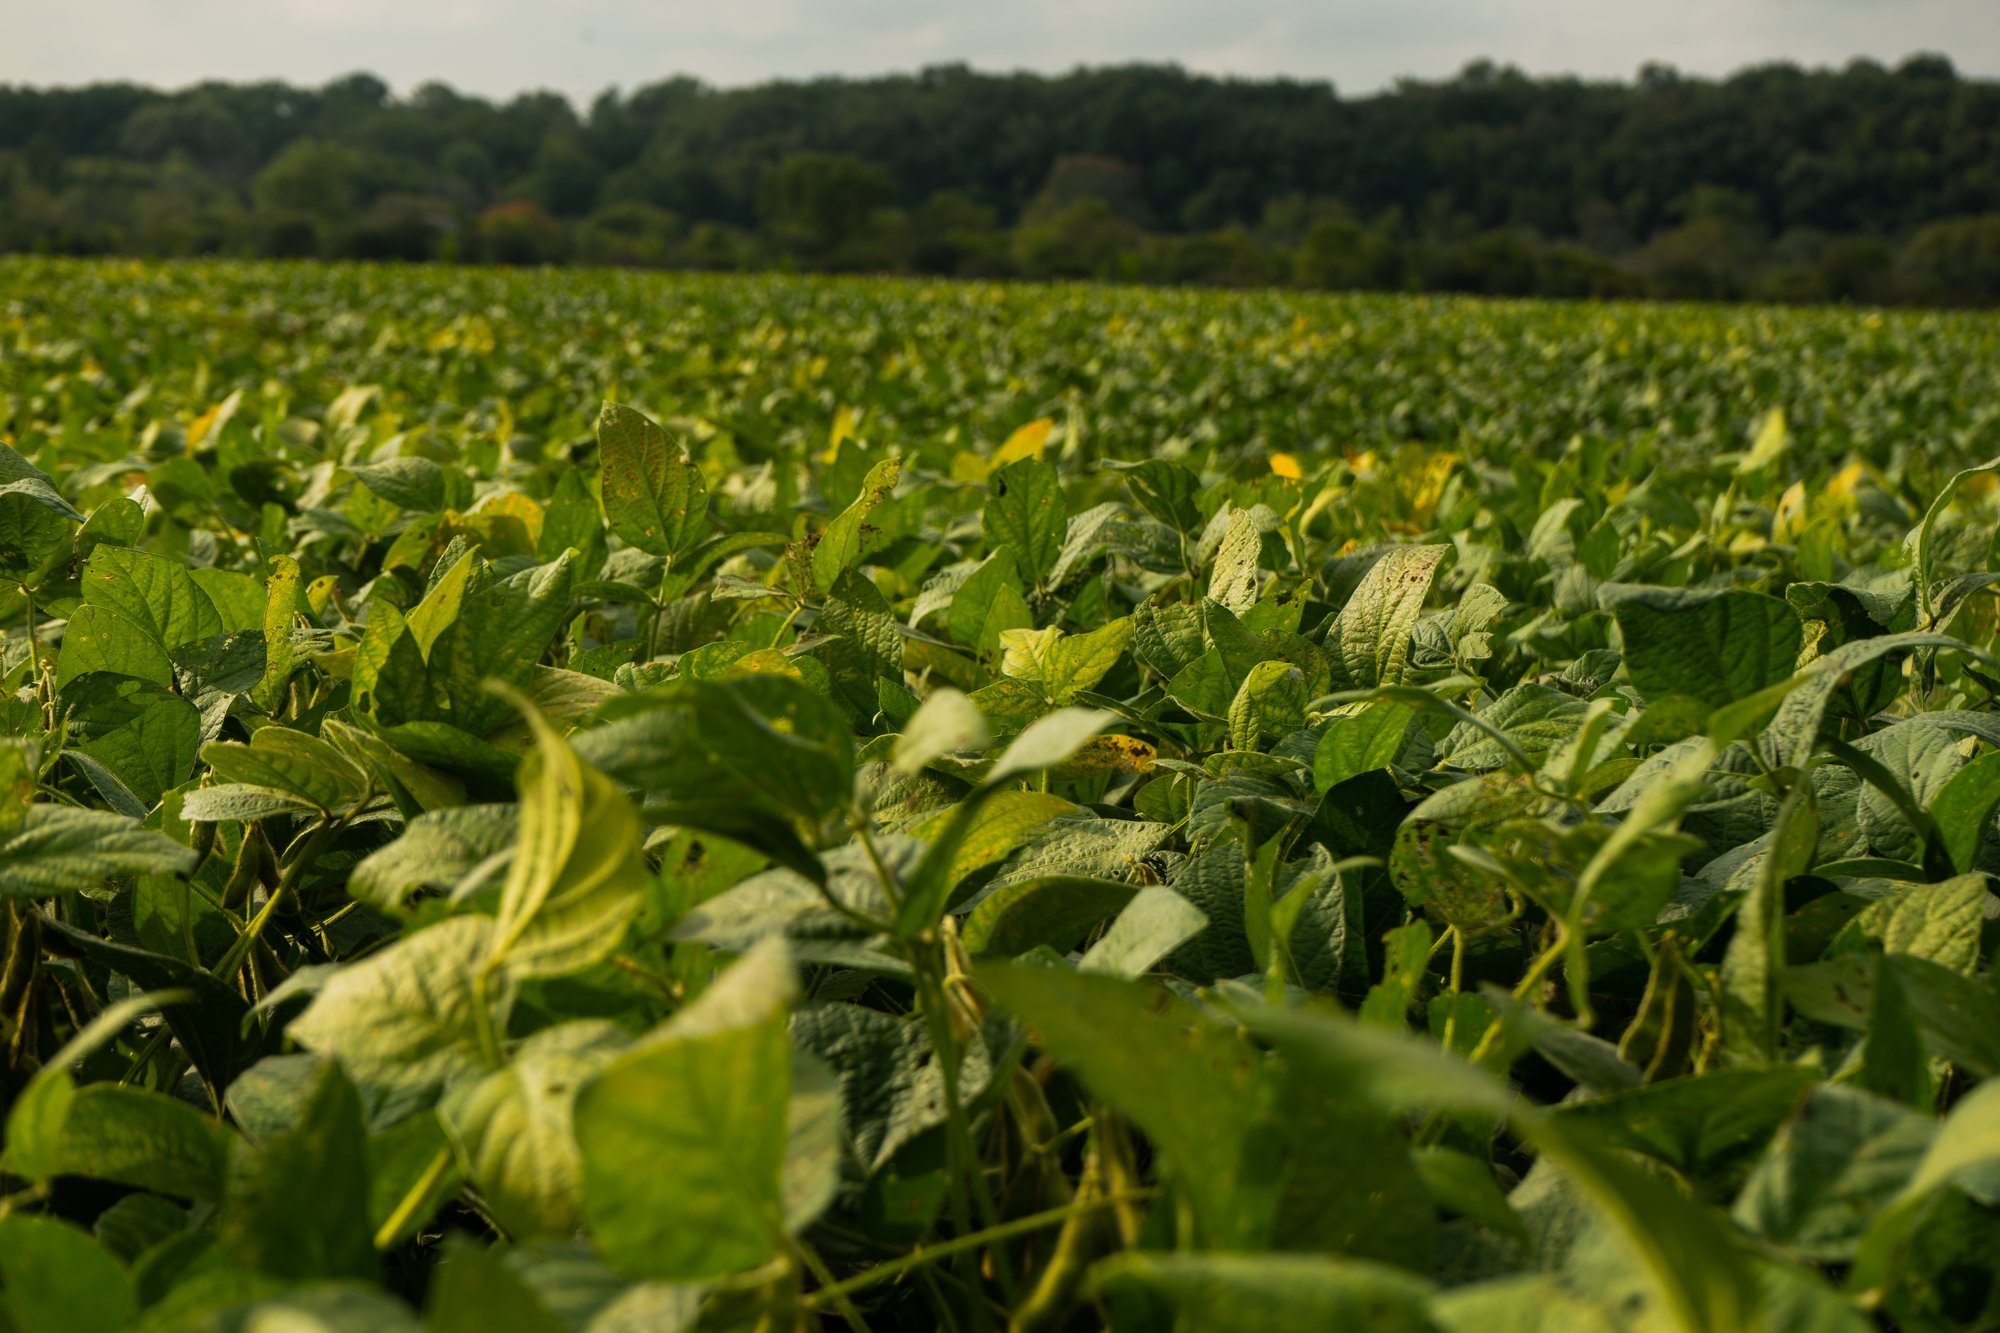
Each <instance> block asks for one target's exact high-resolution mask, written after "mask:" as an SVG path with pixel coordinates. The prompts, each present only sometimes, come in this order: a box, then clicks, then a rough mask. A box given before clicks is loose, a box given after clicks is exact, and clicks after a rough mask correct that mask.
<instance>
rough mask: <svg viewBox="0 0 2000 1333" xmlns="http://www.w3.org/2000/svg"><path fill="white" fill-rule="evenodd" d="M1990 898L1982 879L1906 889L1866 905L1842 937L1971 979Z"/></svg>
mask: <svg viewBox="0 0 2000 1333" xmlns="http://www.w3.org/2000/svg"><path fill="white" fill-rule="evenodd" d="M1991 898H1992V895H1991V894H1990V893H1988V892H1987V889H1986V876H1985V875H1983V874H1971V875H1959V876H1958V877H1956V878H1954V879H1948V880H1945V881H1944V882H1942V883H1939V884H1905V885H1900V886H1898V887H1897V888H1896V889H1895V890H1893V891H1892V892H1891V893H1889V894H1888V895H1887V896H1885V897H1882V898H1878V899H1876V900H1875V901H1874V902H1873V903H1870V904H1869V905H1868V907H1867V908H1866V909H1865V910H1863V911H1862V912H1861V913H1860V914H1859V915H1858V916H1856V917H1855V919H1854V920H1853V921H1852V922H1851V923H1849V926H1848V928H1847V930H1846V931H1845V932H1843V936H1844V937H1850V938H1852V939H1853V940H1854V941H1856V942H1858V941H1860V940H1867V941H1869V942H1871V943H1873V944H1876V945H1879V946H1880V947H1881V948H1882V949H1884V950H1886V951H1888V952H1890V953H1901V954H1914V955H1915V956H1916V957H1918V958H1926V959H1929V960H1930V961H1931V962H1933V963H1938V964H1941V965H1942V966H1945V967H1949V968H1951V969H1953V970H1954V971H1957V972H1961V973H1963V974H1964V975H1966V976H1968V977H1969V976H1972V975H1973V974H1974V973H1975V972H1976V971H1977V970H1978V967H1979V940H1980V932H1981V930H1982V929H1983V928H1984V926H1985V924H1986V919H1987V915H1988V913H1987V908H1988V906H1989V903H1990V901H1991Z"/></svg>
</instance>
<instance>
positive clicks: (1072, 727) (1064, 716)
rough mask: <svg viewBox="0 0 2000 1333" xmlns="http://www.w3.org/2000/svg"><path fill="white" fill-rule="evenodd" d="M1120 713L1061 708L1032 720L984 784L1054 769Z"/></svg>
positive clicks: (1091, 709)
mask: <svg viewBox="0 0 2000 1333" xmlns="http://www.w3.org/2000/svg"><path fill="white" fill-rule="evenodd" d="M1117 720H1118V719H1117V716H1116V715H1115V714H1112V713H1107V712H1104V711H1102V710H1101V709H1095V708H1060V709H1057V710H1056V711H1055V712H1053V713H1050V714H1049V715H1048V716H1047V717H1044V718H1039V719H1037V720H1036V721H1035V722H1033V723H1031V724H1030V725H1029V726H1028V727H1027V728H1026V729H1025V730H1023V731H1022V732H1021V734H1020V735H1019V736H1016V737H1015V738H1014V741H1013V743H1012V744H1011V745H1009V746H1008V747H1007V748H1006V749H1005V750H1004V751H1002V752H1001V755H1000V758H999V759H998V760H996V761H995V762H994V765H993V767H992V768H991V769H990V770H988V772H987V774H986V782H985V784H984V785H985V786H987V787H991V786H992V785H993V784H995V783H1000V782H1005V781H1007V780H1008V779H1010V778H1017V777H1022V776H1025V775H1027V774H1029V773H1036V772H1040V771H1041V770H1042V769H1045V768H1054V767H1055V766H1056V765H1057V764H1060V763H1061V762H1062V761H1063V760H1065V759H1067V758H1069V757H1070V756H1071V755H1073V754H1075V753H1076V752H1077V751H1078V750H1080V749H1082V748H1083V746H1084V744H1085V742H1087V741H1089V740H1090V738H1091V737H1093V736H1095V735H1097V733H1098V732H1100V731H1103V730H1104V729H1105V728H1106V727H1108V726H1110V725H1111V724H1112V723H1113V722H1116V721H1117Z"/></svg>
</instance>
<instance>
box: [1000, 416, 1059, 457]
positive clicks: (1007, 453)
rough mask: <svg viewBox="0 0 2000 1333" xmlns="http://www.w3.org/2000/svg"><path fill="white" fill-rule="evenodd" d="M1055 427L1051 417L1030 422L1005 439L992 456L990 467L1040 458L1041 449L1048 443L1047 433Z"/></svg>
mask: <svg viewBox="0 0 2000 1333" xmlns="http://www.w3.org/2000/svg"><path fill="white" fill-rule="evenodd" d="M1055 427H1056V423H1055V420H1054V419H1053V418H1051V417H1037V418H1036V419H1035V420H1033V421H1030V422H1029V423H1028V424H1027V425H1025V426H1023V427H1021V428H1020V429H1019V430H1017V431H1015V432H1014V433H1013V434H1012V435H1009V436H1008V437H1007V442H1006V443H1005V444H1003V445H1001V446H1000V449H999V451H998V452H997V453H995V454H994V455H993V463H992V466H993V467H995V468H1003V467H1006V466H1007V465H1008V464H1009V463H1016V462H1019V461H1020V460H1021V459H1023V458H1040V457H1041V456H1042V449H1043V447H1044V446H1046V445H1047V444H1048V442H1049V432H1050V431H1052V430H1054V429H1055Z"/></svg>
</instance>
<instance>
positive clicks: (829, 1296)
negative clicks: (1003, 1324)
mask: <svg viewBox="0 0 2000 1333" xmlns="http://www.w3.org/2000/svg"><path fill="white" fill-rule="evenodd" d="M1151 1195H1152V1191H1151V1190H1140V1191H1138V1192H1136V1193H1133V1194H1107V1195H1104V1196H1102V1197H1100V1198H1095V1199H1085V1200H1080V1201H1078V1202H1076V1203H1067V1204H1064V1205H1063V1206H1062V1207H1060V1208H1051V1209H1049V1210H1048V1211H1047V1212H1041V1213H1030V1214H1028V1216H1026V1217H1017V1218H1015V1219H1014V1220H1013V1221H1011V1222H1002V1223H1001V1224H1000V1225H998V1226H995V1227H989V1228H987V1229H986V1230H984V1231H974V1232H971V1233H969V1234H967V1235H963V1236H953V1237H952V1238H951V1239H950V1240H941V1241H939V1242H938V1243H937V1244H935V1245H919V1246H918V1247H917V1248H916V1249H914V1250H911V1251H910V1252H909V1253H908V1254H906V1255H904V1256H902V1257H901V1258H900V1259H888V1260H884V1261H883V1262H882V1263H879V1264H877V1265H875V1266H874V1267H873V1268H871V1269H869V1270H868V1271H867V1272H865V1273H857V1274H855V1275H854V1276H853V1277H851V1278H848V1279H846V1280H845V1281H843V1282H836V1283H834V1284H833V1285H832V1286H831V1287H823V1288H821V1289H820V1290H818V1291H814V1292H809V1293H807V1295H806V1298H805V1303H806V1304H807V1305H808V1306H813V1307H817V1306H819V1305H823V1304H826V1303H828V1302H830V1301H833V1300H837V1299H838V1298H839V1297H842V1296H847V1295H850V1294H852V1293H854V1292H857V1291H865V1290H866V1289H867V1288H869V1287H872V1286H875V1285H876V1284H877V1283H881V1282H887V1281H888V1280H889V1279H891V1278H895V1277H901V1276H902V1275H903V1274H905V1273H907V1272H910V1271H911V1270H912V1269H917V1268H922V1267H923V1266H925V1265H926V1264H930V1263H934V1262H936V1261H937V1260H939V1259H944V1258H949V1257H950V1256H952V1255H955V1254H962V1253H964V1252H966V1251H968V1250H977V1249H979V1248H980V1247H982V1246H985V1245H991V1244H994V1243H996V1242H998V1241H1003V1240H1011V1239H1013V1238H1014V1237H1015V1236H1026V1235H1029V1234H1031V1233H1033V1232H1036V1231H1040V1230H1042V1229H1043V1228H1044V1227H1052V1226H1059V1225H1061V1224H1062V1223H1063V1222H1065V1221H1067V1220H1068V1219H1069V1216H1070V1215H1071V1214H1072V1213H1075V1212H1078V1211H1080V1210H1089V1211H1096V1210H1098V1209H1103V1208H1115V1207H1117V1206H1119V1205H1120V1204H1126V1203H1134V1202H1137V1201H1138V1200H1139V1199H1142V1198H1148V1197H1151Z"/></svg>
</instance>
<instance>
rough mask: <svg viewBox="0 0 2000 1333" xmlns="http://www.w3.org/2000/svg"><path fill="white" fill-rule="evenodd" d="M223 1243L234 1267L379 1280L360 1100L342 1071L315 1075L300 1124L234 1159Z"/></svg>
mask: <svg viewBox="0 0 2000 1333" xmlns="http://www.w3.org/2000/svg"><path fill="white" fill-rule="evenodd" d="M216 1242H217V1244H218V1245H219V1246H220V1247H221V1248H222V1249H223V1251H225V1252H226V1253H227V1254H228V1255H229V1257H230V1260H231V1262H233V1263H235V1264H238V1265H241V1266H243V1267H245V1268H252V1269H256V1270H257V1271H259V1272H264V1273H269V1274H270V1275H272V1276H273V1277H282V1278H290V1279H294V1280H309V1279H314V1278H360V1279H367V1280H373V1279H375V1278H376V1277H377V1276H378V1275H379V1269H378V1266H377V1264H376V1261H375V1246H374V1242H373V1239H372V1231H371V1228H370V1227H369V1225H368V1165H367V1158H366V1150H365V1145H364V1143H363V1138H362V1121H361V1099H360V1097H359V1096H358V1095H357V1094H356V1092H355V1089H354V1085H353V1084H352V1083H350V1082H348V1080H347V1078H346V1076H345V1075H344V1074H342V1073H341V1071H340V1068H339V1066H337V1065H335V1064H334V1063H333V1062H331V1061H325V1062H322V1063H321V1064H320V1065H319V1066H318V1068H317V1069H316V1070H315V1071H314V1073H313V1075H312V1077H311V1079H310V1081H309V1082H308V1083H307V1085H306V1087H305V1090H304V1095H303V1097H302V1098H301V1102H300V1107H299V1112H298V1118H297V1120H296V1122H295V1124H294V1125H293V1126H292V1127H291V1128H289V1129H287V1130H285V1131H284V1132H283V1133H281V1134H276V1135H273V1136H272V1137H270V1138H268V1139H266V1140H265V1141H264V1142H263V1143H262V1144H260V1145H258V1146H257V1147H256V1148H255V1149H239V1150H238V1151H237V1152H236V1153H234V1154H233V1155H232V1157H231V1160H230V1172H229V1187H228V1191H227V1193H226V1195H225V1197H224V1199H223V1202H222V1207H221V1210H220V1213H219V1216H218V1218H217V1222H216Z"/></svg>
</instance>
